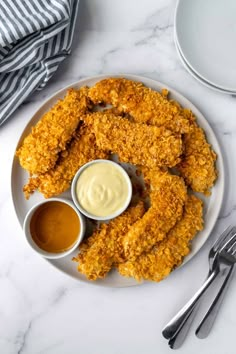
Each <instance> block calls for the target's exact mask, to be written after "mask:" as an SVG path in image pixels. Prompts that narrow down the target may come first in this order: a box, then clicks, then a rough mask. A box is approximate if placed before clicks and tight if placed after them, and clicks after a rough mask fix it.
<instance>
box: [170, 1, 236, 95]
mask: <svg viewBox="0 0 236 354" xmlns="http://www.w3.org/2000/svg"><path fill="white" fill-rule="evenodd" d="M174 35H175V45H176V49H177V52H178V54H179V58H180V60H181V61H182V63H183V65H184V67H185V68H186V69H187V70H188V72H189V73H190V74H191V75H192V76H193V77H195V79H197V80H198V81H200V82H201V83H202V84H204V85H206V86H207V87H209V88H211V89H213V90H217V91H220V92H223V93H226V94H231V95H236V0H178V3H177V7H176V12H175V33H174Z"/></svg>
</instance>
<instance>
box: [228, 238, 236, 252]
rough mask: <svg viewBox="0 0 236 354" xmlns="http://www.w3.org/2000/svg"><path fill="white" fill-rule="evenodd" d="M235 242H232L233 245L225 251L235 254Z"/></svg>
mask: <svg viewBox="0 0 236 354" xmlns="http://www.w3.org/2000/svg"><path fill="white" fill-rule="evenodd" d="M235 246H236V240H235V241H234V242H233V244H232V245H231V246H230V247H229V248H228V249H227V252H229V253H231V254H234V253H235V252H236V247H235Z"/></svg>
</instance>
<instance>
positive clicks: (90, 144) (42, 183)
mask: <svg viewBox="0 0 236 354" xmlns="http://www.w3.org/2000/svg"><path fill="white" fill-rule="evenodd" d="M107 157H108V153H106V152H105V151H103V150H101V149H99V148H98V146H97V145H96V140H95V136H94V134H93V133H92V132H91V131H90V129H89V128H88V127H85V126H82V127H80V128H79V130H78V133H77V136H75V137H74V138H73V141H72V142H71V144H70V146H69V148H68V149H67V150H66V151H64V152H63V153H62V156H61V158H60V159H59V161H58V163H57V165H56V166H55V167H54V168H53V169H51V170H49V171H48V172H46V173H45V174H40V175H38V177H31V178H30V179H29V182H28V183H27V184H26V185H25V186H24V189H23V190H24V193H25V197H26V198H27V199H28V198H29V196H30V194H31V193H33V192H34V191H35V190H36V189H38V191H39V192H41V193H42V194H43V195H44V197H45V198H50V197H52V196H56V195H59V194H61V193H63V192H65V191H66V190H67V189H68V188H69V187H70V184H71V181H72V179H73V177H74V175H75V173H76V171H77V170H78V169H79V168H80V167H81V166H82V165H84V164H85V163H86V162H89V161H91V160H94V159H105V158H107Z"/></svg>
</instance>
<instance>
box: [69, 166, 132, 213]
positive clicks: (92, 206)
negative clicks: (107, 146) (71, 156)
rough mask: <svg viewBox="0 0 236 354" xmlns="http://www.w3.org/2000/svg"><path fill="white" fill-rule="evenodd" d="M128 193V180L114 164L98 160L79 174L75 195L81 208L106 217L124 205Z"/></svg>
mask: <svg viewBox="0 0 236 354" xmlns="http://www.w3.org/2000/svg"><path fill="white" fill-rule="evenodd" d="M128 194H129V188H128V182H127V180H126V178H125V176H124V175H123V174H122V172H121V171H120V170H119V169H118V168H117V167H116V166H114V165H112V164H110V163H106V162H98V163H94V164H92V165H90V166H88V167H87V168H86V169H85V170H84V171H83V172H82V173H81V175H80V176H79V178H78V181H77V184H76V195H77V199H78V202H79V204H80V205H81V206H82V208H83V209H84V210H85V211H87V212H88V213H90V214H93V215H94V216H100V217H106V216H110V215H112V214H114V213H116V212H117V211H118V210H120V209H121V208H123V207H124V205H125V203H126V202H127V198H128Z"/></svg>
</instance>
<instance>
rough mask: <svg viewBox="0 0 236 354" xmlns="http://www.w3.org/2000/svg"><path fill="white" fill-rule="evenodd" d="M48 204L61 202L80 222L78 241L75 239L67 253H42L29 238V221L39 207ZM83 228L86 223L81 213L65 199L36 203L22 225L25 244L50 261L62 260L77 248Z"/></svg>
mask: <svg viewBox="0 0 236 354" xmlns="http://www.w3.org/2000/svg"><path fill="white" fill-rule="evenodd" d="M50 202H61V203H65V204H67V205H69V206H70V207H71V208H72V209H73V210H74V211H75V212H76V214H77V216H78V218H79V221H80V231H79V234H78V239H77V241H76V243H75V244H74V245H73V246H72V247H71V248H70V249H68V250H67V251H64V252H58V253H52V252H47V251H44V250H43V249H42V248H40V247H39V246H38V245H37V244H36V243H35V242H34V240H33V238H32V236H31V232H30V221H31V218H32V216H33V215H34V213H35V211H36V210H37V209H38V207H39V206H40V205H42V204H46V203H50ZM85 228H86V223H85V219H84V216H83V215H81V213H80V212H79V210H78V209H77V208H76V207H75V205H74V203H73V202H71V201H70V200H67V199H63V198H50V199H47V200H44V201H42V202H40V203H37V204H36V205H34V206H33V207H32V208H31V209H30V210H29V211H28V213H27V214H26V217H25V220H24V224H23V230H24V234H25V238H26V241H27V243H28V244H29V245H30V247H31V248H32V249H33V250H34V251H35V252H37V253H38V254H40V255H41V256H43V257H45V258H50V259H57V258H62V257H65V256H67V255H68V254H70V253H72V252H73V251H74V250H75V249H76V248H77V247H78V246H79V244H80V243H81V241H82V240H83V237H84V234H85Z"/></svg>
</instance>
